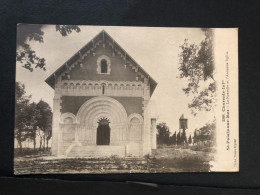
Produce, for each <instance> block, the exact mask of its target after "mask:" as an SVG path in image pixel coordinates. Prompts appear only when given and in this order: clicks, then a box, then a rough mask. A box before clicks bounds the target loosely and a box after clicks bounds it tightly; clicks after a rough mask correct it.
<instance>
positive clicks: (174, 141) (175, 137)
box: [171, 131, 177, 145]
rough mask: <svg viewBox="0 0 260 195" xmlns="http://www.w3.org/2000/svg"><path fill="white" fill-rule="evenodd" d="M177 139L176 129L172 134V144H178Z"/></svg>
mask: <svg viewBox="0 0 260 195" xmlns="http://www.w3.org/2000/svg"><path fill="white" fill-rule="evenodd" d="M176 139H177V136H176V131H175V132H174V134H173V135H172V136H171V144H172V145H176V143H177V142H176Z"/></svg>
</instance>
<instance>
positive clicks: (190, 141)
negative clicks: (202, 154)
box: [188, 135, 192, 144]
mask: <svg viewBox="0 0 260 195" xmlns="http://www.w3.org/2000/svg"><path fill="white" fill-rule="evenodd" d="M188 142H189V144H191V143H192V140H191V135H190V136H189V140H188Z"/></svg>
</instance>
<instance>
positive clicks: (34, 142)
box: [33, 136, 36, 152]
mask: <svg viewBox="0 0 260 195" xmlns="http://www.w3.org/2000/svg"><path fill="white" fill-rule="evenodd" d="M35 148H36V136H34V138H33V151H34V152H35Z"/></svg>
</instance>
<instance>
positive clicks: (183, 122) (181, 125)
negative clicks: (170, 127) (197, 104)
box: [179, 114, 188, 130]
mask: <svg viewBox="0 0 260 195" xmlns="http://www.w3.org/2000/svg"><path fill="white" fill-rule="evenodd" d="M179 129H183V130H186V129H188V119H186V118H184V114H182V115H181V118H180V119H179Z"/></svg>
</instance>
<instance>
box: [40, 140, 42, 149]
mask: <svg viewBox="0 0 260 195" xmlns="http://www.w3.org/2000/svg"><path fill="white" fill-rule="evenodd" d="M41 149H42V138H41V139H40V150H41Z"/></svg>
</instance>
